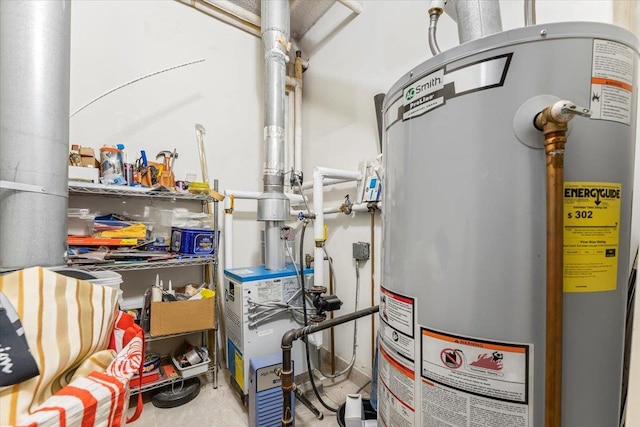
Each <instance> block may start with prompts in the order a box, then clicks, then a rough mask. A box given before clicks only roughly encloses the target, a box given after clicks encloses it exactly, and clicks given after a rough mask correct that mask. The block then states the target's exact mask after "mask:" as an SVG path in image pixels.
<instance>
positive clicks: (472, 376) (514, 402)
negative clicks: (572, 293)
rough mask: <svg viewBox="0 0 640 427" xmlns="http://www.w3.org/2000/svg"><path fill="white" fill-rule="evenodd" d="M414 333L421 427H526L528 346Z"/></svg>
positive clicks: (529, 421)
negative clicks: (417, 344)
mask: <svg viewBox="0 0 640 427" xmlns="http://www.w3.org/2000/svg"><path fill="white" fill-rule="evenodd" d="M420 331H421V337H422V340H421V348H422V352H421V353H422V364H421V376H422V382H421V384H420V387H421V402H420V404H421V409H422V411H421V412H422V414H423V419H422V425H428V426H431V425H438V426H439V425H455V426H460V427H471V426H473V427H495V426H498V425H509V426H517V427H529V426H531V425H532V417H533V411H532V407H531V402H530V396H531V389H530V387H531V383H530V381H529V379H530V377H531V372H530V369H532V368H531V367H532V364H531V363H530V362H531V361H530V357H531V354H532V345H530V344H513V343H505V342H495V341H487V340H480V339H477V338H470V337H461V336H456V335H451V334H448V333H443V332H440V331H435V330H432V329H427V328H423V327H421V328H420Z"/></svg>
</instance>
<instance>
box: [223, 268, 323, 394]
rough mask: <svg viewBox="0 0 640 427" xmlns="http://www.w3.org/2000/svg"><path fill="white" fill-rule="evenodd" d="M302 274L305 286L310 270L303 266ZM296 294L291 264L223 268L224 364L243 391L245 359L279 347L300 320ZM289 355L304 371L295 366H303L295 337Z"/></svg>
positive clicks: (301, 350) (246, 377) (245, 387)
mask: <svg viewBox="0 0 640 427" xmlns="http://www.w3.org/2000/svg"><path fill="white" fill-rule="evenodd" d="M304 277H305V286H308V284H309V283H311V282H312V281H313V270H312V269H306V270H305V271H304ZM301 295H302V292H301V290H300V285H299V281H298V277H297V274H296V270H295V268H294V266H293V264H288V265H287V268H285V269H284V270H277V271H276V270H273V271H272V270H267V269H266V268H265V267H264V266H257V267H244V268H232V269H228V270H225V271H224V307H225V318H226V332H227V368H228V369H229V372H230V373H231V380H232V381H231V384H232V385H233V386H234V388H236V390H237V391H238V392H239V393H240V394H241V395H242V396H243V397H245V396H246V395H247V393H248V391H249V361H250V360H251V359H252V358H255V357H259V356H266V355H270V354H274V353H278V352H280V351H281V348H280V342H281V339H282V335H284V333H285V332H287V331H289V330H290V329H296V328H300V327H302V326H303V323H302V322H303V315H302V308H301V307H302V298H301ZM308 308H309V307H308ZM311 310H313V307H311ZM292 357H293V360H294V361H295V364H296V366H297V367H298V369H297V371H298V372H297V373H298V374H300V373H304V372H306V369H300V368H301V367H302V368H303V367H305V366H306V364H305V363H304V360H305V359H304V345H303V342H302V341H296V342H294V345H293V349H292Z"/></svg>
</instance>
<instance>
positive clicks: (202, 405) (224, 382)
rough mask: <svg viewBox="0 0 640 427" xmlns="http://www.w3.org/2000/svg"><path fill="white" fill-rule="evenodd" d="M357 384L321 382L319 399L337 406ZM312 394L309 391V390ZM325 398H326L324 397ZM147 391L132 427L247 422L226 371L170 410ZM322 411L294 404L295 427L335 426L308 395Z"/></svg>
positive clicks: (236, 426) (232, 426) (215, 426)
mask: <svg viewBox="0 0 640 427" xmlns="http://www.w3.org/2000/svg"><path fill="white" fill-rule="evenodd" d="M359 388H360V387H359V386H357V385H356V384H355V383H353V382H352V381H350V380H348V379H345V380H342V381H336V382H334V383H329V382H325V383H324V395H323V396H322V397H323V400H325V401H326V403H327V404H329V405H330V406H333V407H334V408H337V407H338V406H339V405H341V404H342V403H344V401H345V396H346V395H347V394H348V393H355V392H356V391H357V390H358V389H359ZM368 391H369V386H368V385H367V387H365V388H364V389H363V391H362V392H361V393H362V395H363V397H368ZM312 393H313V392H312ZM325 397H326V399H325ZM150 398H151V397H150V393H146V394H145V395H144V400H145V402H146V403H145V404H144V410H143V412H142V415H141V416H140V418H139V419H138V420H137V421H135V422H133V423H131V424H128V426H132V427H169V426H171V427H174V426H187V425H189V426H199V427H247V426H248V425H249V411H248V409H247V407H246V406H244V405H243V404H242V402H241V401H240V398H239V397H238V394H237V393H236V392H235V391H234V390H233V389H231V387H230V386H229V371H227V370H226V369H221V370H220V372H219V373H218V388H217V389H214V388H213V387H212V385H211V383H208V384H206V385H205V386H203V387H202V388H201V389H200V394H198V396H197V397H196V398H195V399H194V400H192V401H191V402H189V403H187V404H185V405H182V406H180V407H177V408H172V409H161V408H156V407H155V406H153V404H152V403H151V400H150ZM309 399H310V400H311V401H312V402H313V403H314V405H316V407H317V408H318V409H319V410H321V412H322V413H323V414H324V419H323V420H321V421H320V420H317V419H316V418H315V416H314V415H313V414H312V413H311V412H310V411H309V410H308V409H307V408H306V407H305V406H304V405H302V404H300V403H298V404H297V405H296V418H295V424H296V426H308V427H320V426H337V425H338V422H337V419H336V414H335V413H333V412H330V411H328V410H326V409H325V408H323V407H322V405H320V403H318V401H317V399H316V398H315V396H313V398H311V397H310V398H309ZM135 404H136V399H135V397H134V398H132V400H131V403H130V407H129V412H128V414H129V416H130V415H131V414H133V412H134V409H135Z"/></svg>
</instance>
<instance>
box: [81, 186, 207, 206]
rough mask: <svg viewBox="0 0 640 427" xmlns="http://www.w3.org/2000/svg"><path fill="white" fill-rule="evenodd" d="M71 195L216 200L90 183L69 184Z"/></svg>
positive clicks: (140, 188) (139, 188)
mask: <svg viewBox="0 0 640 427" xmlns="http://www.w3.org/2000/svg"><path fill="white" fill-rule="evenodd" d="M69 194H91V195H99V196H110V197H138V198H145V199H164V200H200V201H202V202H213V201H214V200H215V199H214V198H213V197H211V196H209V195H208V194H194V193H179V192H173V191H171V192H169V191H153V190H152V189H149V188H142V187H126V186H123V187H121V186H115V185H102V184H89V183H81V184H80V183H78V184H74V183H69Z"/></svg>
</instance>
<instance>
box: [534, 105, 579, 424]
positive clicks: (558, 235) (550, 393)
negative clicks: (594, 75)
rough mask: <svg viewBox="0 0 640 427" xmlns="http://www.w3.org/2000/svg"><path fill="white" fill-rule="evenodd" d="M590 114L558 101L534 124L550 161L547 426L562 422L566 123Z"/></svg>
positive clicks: (548, 174) (546, 364) (548, 181)
mask: <svg viewBox="0 0 640 427" xmlns="http://www.w3.org/2000/svg"><path fill="white" fill-rule="evenodd" d="M576 114H579V115H581V116H586V117H589V116H591V111H590V110H589V109H587V108H580V107H577V106H576V105H575V104H574V103H572V102H571V101H564V100H563V101H558V102H556V103H554V104H553V105H551V106H549V107H547V108H545V109H544V110H542V111H541V112H540V113H538V114H537V115H536V117H535V120H534V125H535V127H536V128H537V129H538V130H540V131H542V132H543V133H544V151H545V154H546V164H547V328H546V329H547V330H546V362H545V411H544V412H545V415H544V417H545V427H560V426H561V421H562V411H561V409H562V324H563V302H564V301H563V293H564V289H563V287H564V260H563V256H564V228H563V224H564V222H563V221H564V210H563V209H564V204H563V202H564V147H565V144H566V142H567V129H568V125H567V123H568V122H569V120H571V119H572V118H573V116H574V115H576Z"/></svg>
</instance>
